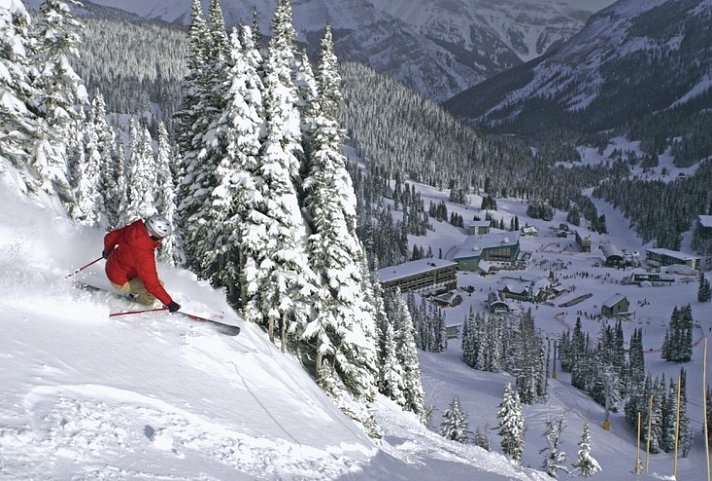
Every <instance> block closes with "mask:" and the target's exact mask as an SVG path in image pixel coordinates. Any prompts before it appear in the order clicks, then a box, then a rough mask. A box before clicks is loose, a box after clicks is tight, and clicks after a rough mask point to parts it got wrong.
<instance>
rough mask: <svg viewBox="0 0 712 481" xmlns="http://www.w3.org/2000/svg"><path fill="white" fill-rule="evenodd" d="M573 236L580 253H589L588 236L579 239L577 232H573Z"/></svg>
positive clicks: (589, 243) (589, 239)
mask: <svg viewBox="0 0 712 481" xmlns="http://www.w3.org/2000/svg"><path fill="white" fill-rule="evenodd" d="M574 236H575V237H576V245H577V246H578V248H579V250H580V251H581V252H591V238H590V237H589V236H583V237H581V234H580V233H579V231H577V230H575V231H574Z"/></svg>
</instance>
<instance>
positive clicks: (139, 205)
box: [123, 119, 158, 223]
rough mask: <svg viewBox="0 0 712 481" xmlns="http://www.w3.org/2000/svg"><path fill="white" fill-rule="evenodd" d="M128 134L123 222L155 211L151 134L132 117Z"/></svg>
mask: <svg viewBox="0 0 712 481" xmlns="http://www.w3.org/2000/svg"><path fill="white" fill-rule="evenodd" d="M130 135H131V139H130V142H131V151H130V153H129V165H128V168H129V179H128V184H127V185H128V196H127V197H128V204H127V205H126V209H125V210H124V212H123V223H128V222H130V221H131V220H134V219H136V218H137V217H147V216H149V215H152V214H155V213H156V212H157V210H156V199H155V197H154V194H155V193H156V191H157V190H158V188H157V186H158V183H157V177H156V165H155V159H154V157H153V147H152V146H151V134H150V132H149V131H148V129H147V128H146V127H143V126H140V125H137V124H136V121H135V120H133V119H132V120H131V130H130Z"/></svg>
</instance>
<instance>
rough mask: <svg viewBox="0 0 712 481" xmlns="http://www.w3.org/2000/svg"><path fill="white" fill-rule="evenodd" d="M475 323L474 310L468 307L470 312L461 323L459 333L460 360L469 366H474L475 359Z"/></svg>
mask: <svg viewBox="0 0 712 481" xmlns="http://www.w3.org/2000/svg"><path fill="white" fill-rule="evenodd" d="M475 323H476V320H475V312H474V311H473V310H472V308H470V312H469V313H468V314H467V317H466V318H465V320H464V322H463V323H462V333H461V339H462V341H461V345H462V360H463V361H464V362H465V364H467V365H468V366H470V367H474V365H475V360H476V359H477V351H476V349H477V340H476V338H475V335H476V329H477V326H476V325H475Z"/></svg>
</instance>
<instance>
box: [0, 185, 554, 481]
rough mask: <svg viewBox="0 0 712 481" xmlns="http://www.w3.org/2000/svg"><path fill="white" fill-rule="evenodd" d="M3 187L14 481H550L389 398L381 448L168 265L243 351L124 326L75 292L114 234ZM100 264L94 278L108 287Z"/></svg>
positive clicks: (0, 409)
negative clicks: (232, 327) (432, 427)
mask: <svg viewBox="0 0 712 481" xmlns="http://www.w3.org/2000/svg"><path fill="white" fill-rule="evenodd" d="M0 187H1V188H0V202H1V203H2V205H3V211H2V214H0V269H2V272H3V276H1V277H0V323H1V324H2V326H3V335H2V336H1V337H0V359H1V360H2V362H0V380H1V381H2V389H3V396H2V397H1V398H0V452H2V463H0V479H7V480H13V481H22V480H36V479H42V480H68V479H72V480H86V481H89V480H92V481H96V480H129V479H131V480H154V481H155V480H168V479H171V480H204V481H216V480H226V481H227V480H230V481H234V480H255V479H282V480H310V481H311V480H335V479H350V480H354V481H359V480H364V481H365V480H372V479H378V478H374V476H373V473H385V475H386V476H387V478H382V479H411V480H415V481H425V480H427V479H432V477H433V475H434V473H436V472H443V470H444V471H445V472H450V471H451V472H452V473H453V475H452V476H450V477H449V479H454V480H462V481H465V480H468V479H472V476H473V475H474V476H476V477H477V479H483V480H485V481H500V480H501V481H504V480H509V479H520V480H527V479H533V480H543V479H544V475H543V474H542V473H537V472H534V471H530V470H526V469H522V468H517V467H513V466H512V465H511V464H510V463H509V462H507V461H506V460H505V459H504V458H502V457H501V456H499V455H491V454H488V453H485V452H484V451H482V450H480V449H478V448H474V447H472V446H461V445H453V443H451V442H448V441H445V440H444V439H442V438H441V437H440V436H438V435H437V434H435V433H432V432H430V431H428V430H427V429H425V427H423V426H422V425H420V424H419V423H418V421H417V420H416V418H415V416H409V415H407V414H403V413H402V412H401V411H400V410H399V409H397V408H396V407H395V406H394V405H393V404H392V403H390V402H389V401H386V400H385V399H380V400H379V401H378V402H377V403H376V406H375V414H376V416H377V418H378V419H379V421H380V424H381V425H382V426H383V428H384V435H385V436H386V441H383V442H381V443H377V442H375V441H373V440H371V439H369V438H368V437H367V436H366V435H365V434H364V432H363V431H362V430H361V429H360V428H359V427H357V426H356V425H355V424H354V423H353V422H351V421H350V420H349V419H347V418H346V417H345V416H344V415H343V414H341V412H340V411H339V410H338V409H337V408H336V407H335V405H334V404H333V403H332V402H331V401H330V400H329V399H328V398H327V397H326V396H325V395H324V394H323V393H322V392H321V391H320V389H319V388H318V387H317V386H316V384H315V383H314V382H313V381H312V379H311V378H309V376H308V375H307V374H305V372H304V371H303V370H302V369H301V367H300V366H299V364H298V363H297V362H296V360H295V359H294V358H293V357H291V356H285V355H284V354H282V353H281V352H280V351H279V349H278V348H276V347H275V346H274V345H272V344H271V343H270V342H269V341H268V340H267V338H266V335H265V334H264V333H263V332H262V331H261V330H260V329H259V328H258V327H257V326H254V325H250V324H244V323H243V322H242V320H241V319H239V318H238V317H236V316H235V314H234V313H232V311H230V310H229V308H228V306H227V304H226V303H225V301H224V299H223V298H224V296H223V294H222V293H221V292H219V291H214V290H213V289H211V288H210V287H209V286H207V285H206V284H204V283H199V282H197V281H196V280H195V277H194V276H193V275H192V274H190V273H188V272H186V271H183V270H179V269H171V268H169V267H167V266H164V265H161V266H159V272H160V274H161V277H162V279H163V280H164V281H165V284H166V287H167V288H168V290H169V291H170V292H171V293H172V294H173V295H174V296H175V297H176V299H178V300H179V301H180V302H181V304H182V305H183V306H184V309H185V310H186V311H192V312H195V313H196V314H201V315H212V316H220V315H222V316H223V317H222V318H223V320H224V321H225V322H228V323H233V324H235V323H237V324H240V325H241V327H242V333H241V334H240V335H239V336H238V337H236V338H233V337H227V336H222V335H219V334H216V333H214V332H213V331H212V330H211V329H210V328H207V327H205V326H203V325H200V324H196V323H191V322H188V321H185V320H184V319H183V318H181V317H176V316H171V315H170V314H167V313H160V314H150V315H129V316H124V317H123V318H108V317H107V316H108V313H109V312H110V311H117V310H125V309H127V308H130V307H131V306H130V305H128V304H126V303H124V301H121V300H115V299H114V298H113V297H107V296H105V295H97V294H90V293H87V292H84V291H80V290H77V289H75V288H73V287H72V283H71V280H65V279H64V276H65V275H66V273H67V271H69V270H71V269H72V267H74V266H78V265H82V264H84V263H86V262H88V260H90V259H87V256H88V257H90V258H91V257H93V256H92V255H88V254H87V253H91V252H97V251H98V250H99V246H101V239H102V233H101V232H99V231H97V230H94V229H89V228H84V227H80V226H77V225H74V224H71V223H70V222H69V221H68V220H67V219H66V218H64V217H61V216H58V215H57V214H55V213H53V212H52V211H50V210H48V209H46V208H43V207H41V206H39V205H37V204H36V203H33V202H32V201H30V200H29V199H27V198H22V197H21V195H20V194H19V193H16V189H15V188H14V187H12V186H10V185H8V184H7V183H5V179H3V183H2V185H1V186H0ZM97 266H98V265H97ZM97 266H94V267H92V268H89V269H87V270H86V271H83V273H82V274H81V277H83V278H89V279H92V280H93V281H97V282H100V281H101V279H102V278H103V273H102V267H101V266H99V267H97ZM95 267H96V268H95ZM87 271H88V272H87ZM391 423H392V424H393V427H392V428H391V427H390V425H391ZM389 439H390V441H389ZM414 446H421V448H416V449H414Z"/></svg>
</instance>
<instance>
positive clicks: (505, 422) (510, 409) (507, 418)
mask: <svg viewBox="0 0 712 481" xmlns="http://www.w3.org/2000/svg"><path fill="white" fill-rule="evenodd" d="M497 419H499V421H498V424H497V429H498V434H499V435H500V436H501V437H502V439H501V441H500V446H501V448H502V453H503V454H504V455H505V456H507V457H509V458H510V459H512V461H514V462H515V463H516V464H519V463H521V461H522V455H523V454H524V417H523V414H522V405H521V403H520V401H519V394H518V393H517V392H516V391H515V390H513V389H512V385H511V384H507V387H506V388H505V390H504V397H503V399H502V402H501V403H500V404H499V412H498V413H497Z"/></svg>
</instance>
